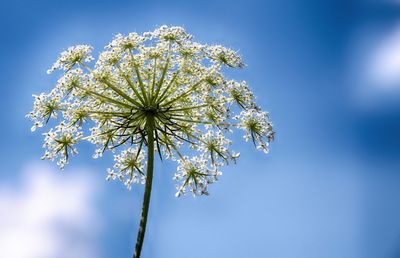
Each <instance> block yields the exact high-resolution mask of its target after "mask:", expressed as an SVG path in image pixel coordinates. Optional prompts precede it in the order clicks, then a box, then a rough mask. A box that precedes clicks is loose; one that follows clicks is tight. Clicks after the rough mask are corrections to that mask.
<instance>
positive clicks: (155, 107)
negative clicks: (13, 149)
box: [27, 26, 274, 196]
mask: <svg viewBox="0 0 400 258" xmlns="http://www.w3.org/2000/svg"><path fill="white" fill-rule="evenodd" d="M91 52H92V47H91V46H89V45H77V46H74V47H70V48H68V49H67V50H66V51H64V52H62V53H61V56H60V57H59V59H58V60H57V61H56V62H55V64H54V65H53V66H52V68H51V69H50V70H49V72H52V71H54V70H57V69H58V70H62V71H64V72H63V74H62V75H61V77H60V78H59V80H58V82H57V84H56V85H55V87H54V88H53V89H52V90H51V92H50V93H48V94H45V93H42V94H40V95H37V96H34V97H35V102H34V107H33V110H32V112H30V113H29V114H28V115H27V117H28V118H29V119H31V120H32V122H33V127H32V131H34V130H36V129H37V128H39V127H42V126H44V125H46V124H48V123H50V120H52V119H53V120H54V123H57V122H59V123H58V124H56V125H55V127H54V128H52V129H50V131H49V132H48V133H45V134H44V136H45V137H44V138H45V143H44V145H43V147H44V148H45V149H46V151H45V154H44V156H43V158H45V159H50V160H55V159H57V163H58V165H59V166H60V168H64V166H65V165H66V164H67V163H68V161H69V157H70V156H71V155H75V154H77V150H76V145H77V144H78V143H79V142H81V141H88V142H89V143H92V144H93V145H95V146H96V147H95V151H94V154H93V158H101V157H102V156H103V153H104V152H113V153H116V154H114V161H115V164H114V166H113V167H112V168H109V169H108V170H107V171H108V176H107V179H111V180H119V181H121V182H123V183H124V184H125V185H126V187H127V188H128V189H130V188H131V187H132V185H133V184H134V183H144V182H146V180H147V178H148V177H147V176H148V175H147V173H146V172H145V170H144V167H146V166H147V167H148V165H149V164H148V163H146V162H145V161H144V159H145V158H146V157H147V158H148V159H150V158H152V157H153V156H152V155H150V153H153V149H151V150H150V147H149V146H153V147H154V152H155V153H156V155H158V156H159V157H160V158H162V159H170V160H172V161H175V162H177V172H176V173H175V176H174V179H175V180H177V196H181V195H183V194H184V193H185V192H188V191H189V192H192V193H193V194H194V195H207V194H208V186H209V184H211V183H213V182H215V181H217V179H218V178H219V176H220V175H221V174H222V173H221V168H222V166H225V165H228V164H231V163H232V162H233V163H235V162H236V160H237V159H238V158H239V153H236V152H234V151H232V150H231V148H232V144H233V143H232V141H231V140H230V139H229V138H230V133H231V132H232V131H233V130H235V129H242V130H244V132H245V134H244V137H245V140H246V141H248V140H252V141H253V142H254V144H255V145H256V147H257V149H260V150H262V151H264V152H268V145H269V142H270V141H271V140H273V138H274V132H273V130H272V124H271V122H270V121H269V117H268V114H267V113H266V112H264V111H262V110H261V108H260V107H258V106H257V105H256V103H255V97H254V95H253V93H252V91H251V90H250V87H249V86H248V85H247V84H246V83H245V82H243V81H242V82H237V81H234V80H230V79H228V78H227V77H226V76H225V75H224V71H225V69H228V68H240V67H244V63H243V61H242V59H241V57H240V56H239V55H238V53H237V51H234V50H231V49H229V48H226V47H223V46H220V45H214V46H209V45H206V44H201V43H198V42H194V41H193V36H192V35H190V34H188V33H186V31H185V30H184V29H183V28H182V27H176V26H173V27H169V26H161V27H160V28H157V29H155V30H154V31H151V32H145V33H143V34H138V33H135V32H132V33H129V34H127V35H122V34H117V35H116V36H115V37H114V39H113V40H112V41H111V42H110V43H109V44H108V45H107V46H106V47H105V49H104V51H103V52H101V53H99V56H98V58H97V60H96V62H95V64H94V66H92V67H90V66H89V64H88V63H89V62H90V61H92V60H93V59H94V58H93V57H92V54H91ZM60 121H61V122H60ZM146 147H147V148H146ZM149 152H150V153H149ZM146 164H148V165H146Z"/></svg>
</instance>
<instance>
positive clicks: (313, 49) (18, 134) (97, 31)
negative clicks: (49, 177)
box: [0, 0, 400, 258]
mask: <svg viewBox="0 0 400 258" xmlns="http://www.w3.org/2000/svg"><path fill="white" fill-rule="evenodd" d="M379 2H380V3H379ZM399 20H400V5H399V4H395V3H394V1H393V3H391V2H390V1H386V2H385V1H333V0H332V1H329V0H328V1H317V0H304V1H298V0H284V1H282V0H266V1H251V0H248V1H211V0H210V1H88V0H86V1H85V0H83V1H22V0H13V1H11V0H3V1H1V3H0V28H1V41H0V46H1V47H0V57H1V58H0V79H1V81H0V83H1V92H2V98H1V101H0V106H1V108H0V117H1V126H0V132H1V135H2V145H1V147H0V154H1V155H0V161H1V163H0V164H1V166H0V181H1V182H2V183H1V185H2V186H7V187H10V188H13V189H14V191H15V192H16V193H18V192H21V193H22V192H24V189H23V184H22V183H21V182H22V181H23V177H24V175H23V173H22V172H21V171H22V170H23V169H24V168H25V167H26V166H29V164H32V162H43V163H48V162H47V161H37V160H39V158H40V156H41V152H42V149H41V144H42V137H41V135H40V133H35V134H32V133H31V132H30V126H31V125H30V123H29V121H27V120H26V119H25V118H24V116H25V114H26V113H28V112H29V110H30V109H31V106H32V97H31V94H33V93H40V92H42V91H47V90H49V89H50V88H51V87H52V84H53V83H54V82H55V80H56V78H54V77H52V76H48V75H47V74H46V70H47V69H48V68H49V67H50V66H51V64H52V63H53V62H54V60H55V59H56V58H57V56H58V54H59V52H61V51H62V50H64V49H66V48H67V47H68V46H70V45H73V44H81V43H87V44H91V45H93V46H94V47H95V53H98V52H97V51H100V50H101V49H102V48H103V46H104V45H105V44H106V43H108V42H109V41H110V40H111V38H112V36H113V35H115V34H117V33H119V32H121V33H127V32H130V31H136V32H139V33H141V32H144V31H148V30H153V29H154V28H155V27H156V26H159V25H163V24H167V25H179V26H184V27H185V28H186V29H187V31H188V32H189V33H191V34H193V35H194V36H195V39H196V40H198V41H200V42H203V43H218V44H222V45H226V46H228V47H231V48H233V49H236V50H239V52H240V53H241V55H242V56H243V58H244V61H245V63H246V64H247V67H246V68H245V69H244V70H241V71H239V72H234V73H231V74H229V76H232V77H234V78H235V79H237V80H241V79H243V80H246V81H247V82H248V83H249V85H250V86H251V87H252V89H253V91H254V92H255V94H256V96H257V99H258V102H259V104H260V105H261V106H262V107H263V108H264V109H266V110H268V111H270V114H271V118H272V121H273V123H274V125H275V130H276V132H277V140H276V141H275V142H274V143H273V144H272V148H271V153H270V155H268V156H265V155H263V154H262V153H260V152H256V151H255V150H253V146H251V145H250V144H249V145H247V144H244V143H240V142H238V143H237V144H236V146H237V150H239V151H240V152H241V153H242V158H241V160H240V162H239V164H238V165H237V166H232V167H228V168H226V169H225V171H224V172H225V173H224V175H223V176H222V177H221V181H220V182H218V183H217V184H215V185H213V186H212V187H211V195H210V196H209V197H206V198H195V199H193V198H192V197H191V196H187V197H185V198H183V199H176V198H175V197H174V191H175V189H174V184H173V182H172V180H171V178H172V176H173V171H174V166H173V164H169V163H163V164H162V163H160V162H159V163H157V164H156V173H155V187H154V188H155V191H154V195H153V199H152V204H151V210H150V213H151V215H150V218H149V223H148V231H147V235H146V240H145V244H144V250H143V256H142V257H143V258H150V257H164V258H184V257H185V258H203V257H207V258H217V257H218V258H221V257H232V258H247V257H255V258H269V257H271V258H301V257H304V258H376V257H385V258H386V257H387V258H395V257H399V256H400V220H399V218H400V201H399V196H400V133H399V132H400V104H399V103H400V102H399V100H400V97H399V94H398V93H399V91H400V83H399V82H397V81H396V82H393V83H392V84H391V86H390V87H392V88H394V90H393V91H391V93H389V94H388V93H385V92H383V93H382V92H381V91H380V90H379V89H381V88H384V87H380V86H381V85H380V83H369V84H371V85H372V86H371V85H369V84H368V83H366V82H365V80H364V79H363V78H364V77H365V76H363V72H362V71H363V68H362V67H364V66H363V61H362V60H364V59H363V58H364V57H365V56H366V55H367V54H368V53H369V52H371V51H372V52H373V47H374V44H375V43H376V42H379V39H380V38H381V37H382V38H384V37H385V35H386V34H390V31H391V30H395V28H396V26H397V25H398V21H399ZM397 54H398V55H400V52H397ZM367 59H368V58H366V60H367ZM360 78H361V79H360ZM367 84H368V85H369V86H368V87H370V88H372V89H374V90H372V91H371V92H372V93H369V92H370V91H369V90H368V89H369V88H368V89H364V87H365V88H367V86H366V85H367ZM360 89H361V90H360ZM359 92H363V93H359ZM365 92H367V93H365ZM364 93H365V94H364ZM365 95H368V96H369V97H365ZM370 95H371V96H372V97H371V96H370ZM365 99H367V100H365ZM92 151H93V150H92V149H91V148H90V146H82V148H81V155H80V156H79V157H78V158H76V159H75V160H73V161H72V162H71V166H70V168H68V169H67V170H66V171H65V172H64V174H68V173H72V174H74V173H78V172H77V171H78V170H77V169H76V168H82V167H84V168H88V169H87V170H88V171H91V172H83V173H87V174H91V175H90V176H93V178H94V181H93V184H97V185H99V187H100V188H101V190H98V192H97V193H98V195H97V197H96V198H94V200H95V201H94V203H93V204H92V205H93V207H94V208H93V209H94V211H96V212H98V213H99V214H101V217H102V221H103V222H102V225H103V226H102V227H101V229H99V231H98V233H96V236H95V237H93V240H91V241H93V242H94V243H92V244H93V245H94V246H95V248H97V251H98V254H97V256H96V257H98V258H108V257H121V258H122V257H130V256H131V253H132V250H133V243H134V240H135V237H136V229H137V223H138V216H139V208H140V206H139V204H140V202H141V194H142V189H141V187H140V186H137V187H136V189H135V188H134V189H133V190H132V191H131V192H128V191H126V190H125V188H124V187H123V186H122V185H119V184H113V183H108V182H104V178H105V174H106V173H105V169H106V167H108V166H110V165H111V163H110V162H111V160H110V159H109V158H108V159H107V158H106V159H104V160H103V161H93V160H92V159H90V158H89V157H90V155H91V152H92ZM27 164H28V165H27ZM35 164H36V163H35ZM51 167H55V164H51ZM64 174H60V173H58V174H57V177H58V179H59V180H63V179H62V177H63V176H64ZM66 176H67V175H66ZM100 188H99V189H100ZM1 194H2V191H1V190H0V199H1ZM68 194H69V193H68V191H66V192H65V195H68ZM77 198H79V196H78V197H77ZM0 205H1V202H0ZM3 205H4V203H3ZM0 210H1V208H0ZM3 210H6V208H5V207H3ZM25 216H27V217H29V216H30V214H29V213H28V214H25ZM0 217H1V214H0ZM0 225H1V224H0ZM1 230H2V229H1V228H0V231H1ZM59 230H60V232H68V234H72V235H73V236H74V237H75V238H74V239H75V240H76V241H77V242H79V241H81V239H83V238H84V235H85V233H84V232H81V231H76V232H75V231H74V232H72V233H71V232H70V231H71V230H70V231H68V227H63V225H59ZM65 234H67V233H65ZM21 244H22V245H24V243H21ZM71 245H74V241H72V242H71ZM28 257H29V256H27V257H26V258H28ZM60 257H62V255H61V254H60ZM1 258H2V257H1ZM7 258H13V257H7ZM78 258H79V257H78Z"/></svg>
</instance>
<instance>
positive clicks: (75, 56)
mask: <svg viewBox="0 0 400 258" xmlns="http://www.w3.org/2000/svg"><path fill="white" fill-rule="evenodd" d="M92 49H93V48H92V47H91V46H89V45H77V46H73V47H69V48H68V49H67V50H66V51H64V52H62V53H61V56H60V58H58V60H57V61H56V62H55V63H54V64H53V66H52V67H51V68H50V69H49V70H47V73H48V74H50V73H52V72H53V71H55V70H58V69H63V70H66V71H68V70H70V69H71V68H72V67H74V65H75V64H77V63H80V62H90V61H92V60H93V57H92V55H91V52H92Z"/></svg>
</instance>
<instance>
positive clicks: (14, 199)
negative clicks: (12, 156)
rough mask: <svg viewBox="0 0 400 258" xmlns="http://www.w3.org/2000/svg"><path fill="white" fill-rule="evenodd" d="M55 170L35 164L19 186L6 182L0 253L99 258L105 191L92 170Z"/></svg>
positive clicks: (1, 191)
mask: <svg viewBox="0 0 400 258" xmlns="http://www.w3.org/2000/svg"><path fill="white" fill-rule="evenodd" d="M54 170H55V169H52V168H50V167H48V166H45V165H43V164H37V163H33V164H30V165H29V166H27V167H26V168H25V169H24V171H23V173H22V175H23V176H22V182H20V183H19V184H18V186H17V187H16V186H14V187H11V185H6V184H4V183H3V185H1V186H0V214H1V215H0V217H1V219H0V257H7V258H50V257H58V258H64V257H65V258H67V257H68V258H70V257H76V258H80V257H85V258H92V257H99V256H98V254H97V252H96V249H97V248H96V234H97V233H98V232H99V230H100V226H101V218H100V217H99V215H98V213H96V212H95V206H94V201H95V198H94V197H95V194H96V193H98V191H99V189H97V188H96V187H95V186H93V184H92V181H91V180H90V177H89V176H87V173H72V171H70V172H69V173H65V174H64V175H62V176H61V175H60V174H59V173H60V172H59V171H54Z"/></svg>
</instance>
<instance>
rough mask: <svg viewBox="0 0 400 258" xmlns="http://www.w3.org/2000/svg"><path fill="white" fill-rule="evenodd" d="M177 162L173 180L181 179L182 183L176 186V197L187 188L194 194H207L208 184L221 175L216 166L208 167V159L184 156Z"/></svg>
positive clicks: (182, 193)
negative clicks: (213, 167)
mask: <svg viewBox="0 0 400 258" xmlns="http://www.w3.org/2000/svg"><path fill="white" fill-rule="evenodd" d="M178 164H179V165H178V169H177V173H175V176H174V180H176V181H181V182H182V184H181V185H177V187H176V189H177V192H176V194H175V196H176V197H179V196H182V195H184V194H185V193H186V191H187V189H189V191H190V192H192V194H193V195H195V196H197V195H208V191H207V187H208V185H209V184H212V183H214V182H216V181H217V180H218V177H219V176H220V175H222V173H221V172H220V171H218V170H217V169H216V168H215V169H210V168H208V166H207V164H208V160H207V159H205V158H202V157H196V156H194V157H192V158H189V157H187V156H184V157H183V158H182V159H180V160H179V161H178Z"/></svg>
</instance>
